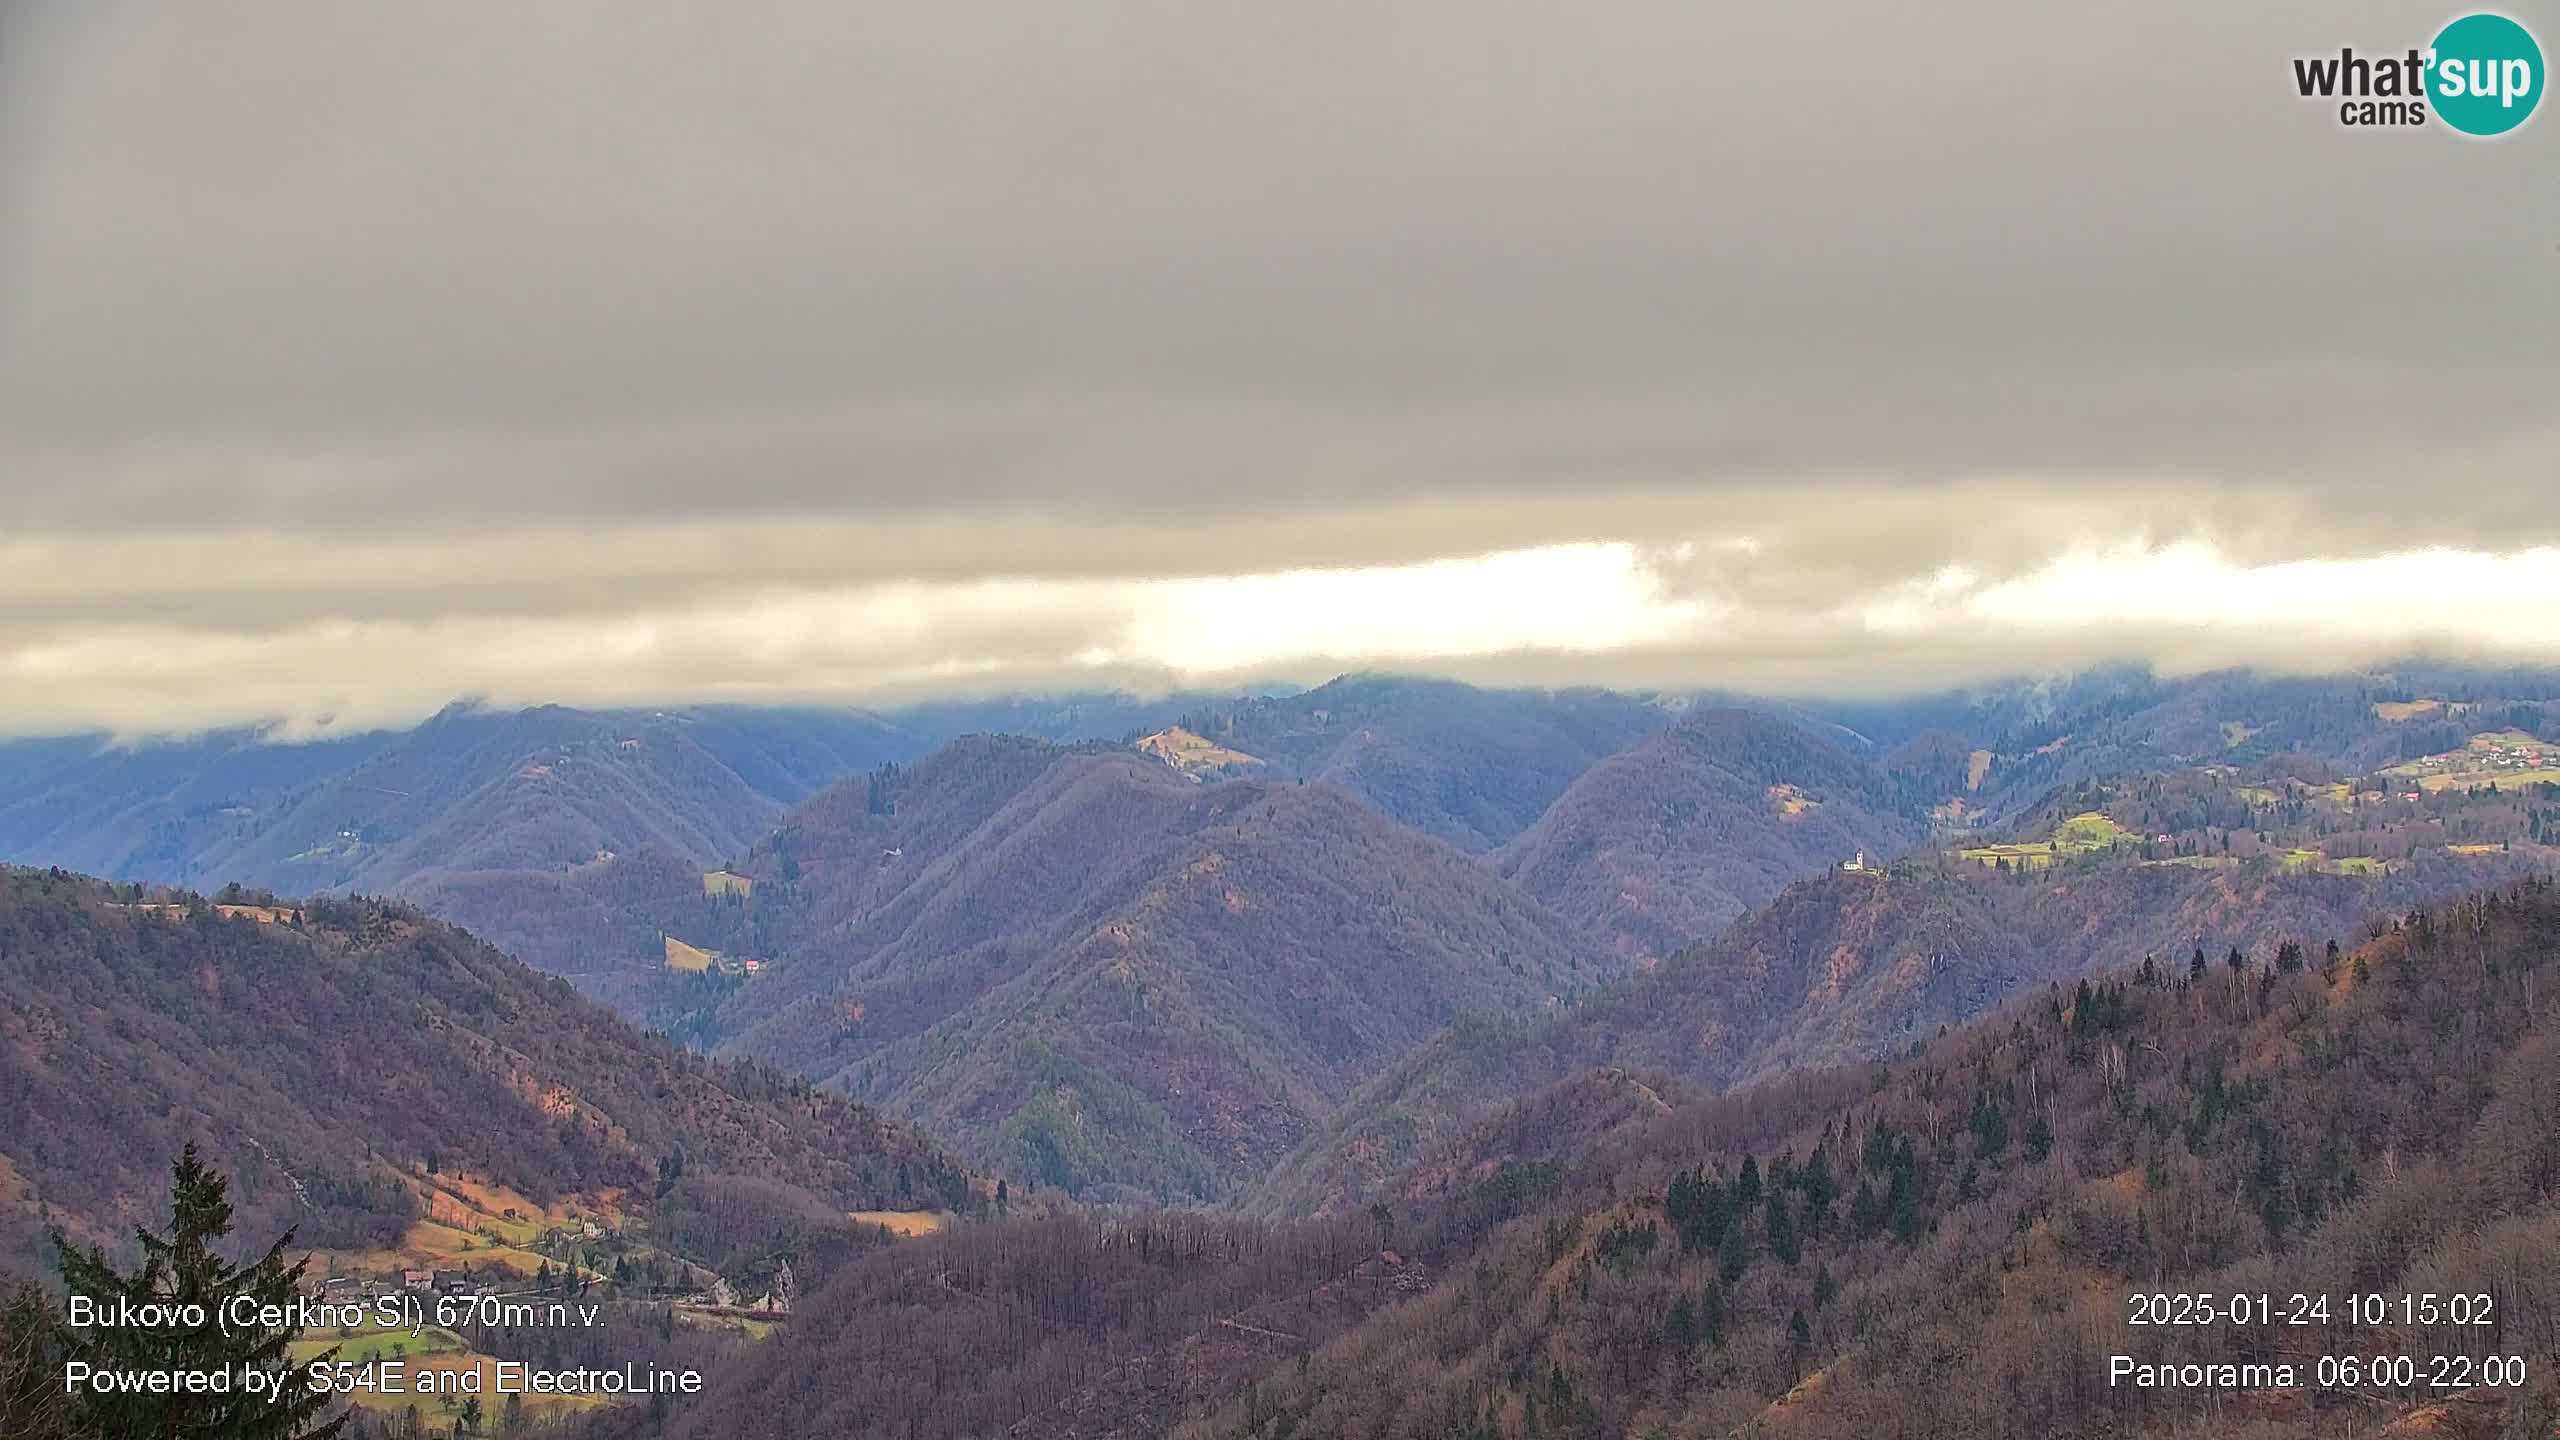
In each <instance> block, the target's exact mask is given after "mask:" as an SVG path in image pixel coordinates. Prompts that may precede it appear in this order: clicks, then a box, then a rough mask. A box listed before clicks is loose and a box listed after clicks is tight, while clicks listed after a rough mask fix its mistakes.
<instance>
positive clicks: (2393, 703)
mask: <svg viewBox="0 0 2560 1440" xmlns="http://www.w3.org/2000/svg"><path fill="white" fill-rule="evenodd" d="M2443 708H2444V702H2443V701H2441V700H2377V701H2375V702H2374V704H2373V718H2374V719H2376V720H2380V721H2382V722H2383V723H2384V724H2386V725H2397V724H2399V723H2400V722H2401V721H2403V720H2415V719H2417V718H2418V717H2419V716H2421V715H2431V714H2433V713H2435V712H2436V711H2438V710H2441V709H2443Z"/></svg>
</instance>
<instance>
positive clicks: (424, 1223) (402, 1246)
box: [311, 1174, 622, 1275]
mask: <svg viewBox="0 0 2560 1440" xmlns="http://www.w3.org/2000/svg"><path fill="white" fill-rule="evenodd" d="M404 1178H406V1179H407V1181H408V1183H409V1186H410V1188H411V1189H412V1190H414V1191H415V1192H416V1193H417V1195H418V1198H419V1201H420V1202H421V1203H422V1204H423V1206H424V1207H425V1210H426V1218H425V1219H423V1220H420V1221H418V1222H417V1223H416V1224H414V1225H411V1226H410V1227H409V1228H408V1229H407V1230H406V1231H404V1232H402V1234H401V1236H400V1240H399V1243H398V1244H396V1245H393V1246H390V1247H388V1248H383V1249H373V1250H341V1251H327V1250H315V1251H313V1252H311V1262H312V1269H313V1271H314V1272H316V1273H319V1274H323V1275H327V1274H354V1275H394V1274H397V1273H399V1272H400V1271H402V1270H451V1269H462V1268H470V1269H482V1268H496V1269H503V1270H505V1271H507V1272H509V1273H511V1274H516V1275H532V1274H534V1273H536V1272H537V1271H539V1270H540V1269H541V1268H542V1266H543V1263H544V1257H543V1256H542V1255H540V1254H537V1253H535V1252H534V1251H533V1250H532V1249H530V1248H527V1247H529V1246H531V1245H532V1244H533V1243H534V1242H535V1241H537V1240H539V1239H541V1238H542V1235H543V1232H545V1231H547V1230H568V1231H575V1230H577V1229H578V1228H579V1227H581V1226H582V1225H585V1224H587V1223H589V1222H593V1223H594V1224H595V1225H596V1227H597V1228H598V1229H599V1230H619V1229H620V1228H622V1204H621V1202H622V1195H621V1192H619V1191H606V1192H602V1193H598V1194H588V1195H570V1196H564V1197H562V1198H561V1199H560V1200H558V1201H555V1202H554V1203H552V1204H551V1205H548V1206H543V1205H537V1204H535V1203H534V1202H533V1201H532V1200H530V1199H527V1198H526V1197H525V1196H523V1195H521V1194H519V1193H517V1192H516V1191H513V1190H510V1189H507V1188H506V1187H505V1186H502V1185H493V1184H490V1183H489V1182H487V1181H483V1180H475V1179H472V1178H470V1177H468V1176H462V1175H454V1174H439V1175H416V1174H413V1175H409V1176H406V1177H404ZM551 1263H552V1265H553V1268H555V1269H556V1268H558V1266H559V1263H560V1262H558V1261H553V1262H551Z"/></svg>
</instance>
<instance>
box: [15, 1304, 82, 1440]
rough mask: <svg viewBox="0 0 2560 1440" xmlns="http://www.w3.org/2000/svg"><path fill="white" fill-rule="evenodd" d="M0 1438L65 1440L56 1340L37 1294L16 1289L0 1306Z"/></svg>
mask: <svg viewBox="0 0 2560 1440" xmlns="http://www.w3.org/2000/svg"><path fill="white" fill-rule="evenodd" d="M0 1435H6V1436H9V1437H10V1440H71V1436H72V1431H71V1411H70V1399H69V1397H68V1396H67V1395H66V1394H65V1393H64V1391H63V1388H62V1335H61V1332H60V1331H59V1330H58V1329H56V1328H55V1325H54V1307H53V1306H52V1305H51V1304H50V1303H49V1302H48V1301H47V1300H46V1299H45V1294H44V1292H43V1291H42V1290H39V1289H37V1288H36V1287H35V1286H33V1285H27V1286H23V1287H21V1288H20V1289H19V1290H18V1291H17V1293H15V1294H13V1295H11V1296H10V1297H9V1299H8V1300H7V1302H6V1303H5V1304H0Z"/></svg>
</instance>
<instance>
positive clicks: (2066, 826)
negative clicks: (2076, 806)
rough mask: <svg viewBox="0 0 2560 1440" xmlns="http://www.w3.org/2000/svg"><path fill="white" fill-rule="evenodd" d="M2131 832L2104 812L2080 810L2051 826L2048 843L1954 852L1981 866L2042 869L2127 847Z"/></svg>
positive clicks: (1991, 846)
mask: <svg viewBox="0 0 2560 1440" xmlns="http://www.w3.org/2000/svg"><path fill="white" fill-rule="evenodd" d="M2133 838H2134V835H2133V832H2132V831H2130V830H2127V829H2126V828H2124V827H2123V826H2122V825H2119V824H2117V823H2116V822H2115V820H2114V818H2113V817H2112V816H2109V815H2107V814H2106V813H2105V812H2104V811H2099V810H2084V811H2082V812H2080V813H2079V814H2077V815H2074V816H2072V817H2071V818H2070V819H2068V820H2065V821H2063V822H2062V823H2061V824H2060V825H2057V826H2055V827H2054V831H2053V838H2052V839H2050V840H2026V841H2018V842H2013V843H2010V844H2006V845H1974V846H1969V847H1967V848H1965V849H1962V850H1959V851H1957V852H1956V854H1957V855H1959V856H1961V857H1962V858H1964V859H1967V860H1972V861H1976V862H1978V863H1980V864H1984V865H1997V864H1999V863H2000V862H2001V861H2003V860H2006V861H2008V862H2009V863H2010V864H2011V865H2012V866H2025V867H2027V868H2029V869H2042V868H2043V867H2045V866H2047V865H2050V864H2052V863H2053V862H2054V861H2055V860H2057V859H2062V858H2065V857H2068V856H2072V855H2088V854H2094V853H2095V852H2097V851H2100V850H2112V849H2114V848H2115V847H2116V846H2118V845H2124V844H2130V843H2132V841H2133Z"/></svg>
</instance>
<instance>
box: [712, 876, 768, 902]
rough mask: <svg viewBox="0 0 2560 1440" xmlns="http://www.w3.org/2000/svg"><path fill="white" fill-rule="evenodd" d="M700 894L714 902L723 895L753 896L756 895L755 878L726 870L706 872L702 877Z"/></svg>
mask: <svg viewBox="0 0 2560 1440" xmlns="http://www.w3.org/2000/svg"><path fill="white" fill-rule="evenodd" d="M702 893H703V894H705V895H708V896H710V897H711V898H713V899H715V900H716V899H718V898H720V897H721V896H723V895H753V894H754V893H756V882H755V877H754V876H751V875H739V874H734V873H732V872H730V871H727V870H712V871H707V872H705V873H704V875H703V877H702Z"/></svg>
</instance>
